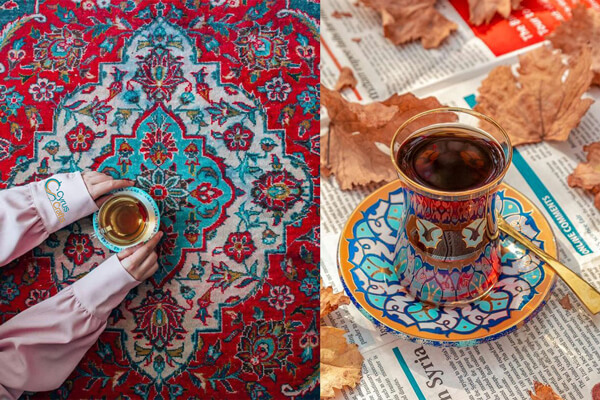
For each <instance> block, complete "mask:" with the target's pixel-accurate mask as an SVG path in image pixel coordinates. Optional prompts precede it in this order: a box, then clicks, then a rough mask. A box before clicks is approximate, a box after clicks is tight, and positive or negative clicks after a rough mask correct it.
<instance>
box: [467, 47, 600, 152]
mask: <svg viewBox="0 0 600 400" xmlns="http://www.w3.org/2000/svg"><path fill="white" fill-rule="evenodd" d="M519 63H520V66H519V68H518V70H517V71H518V73H519V76H518V77H516V76H514V75H513V73H512V71H511V68H510V67H509V66H507V65H503V66H500V67H497V68H494V69H493V70H492V71H491V72H490V74H489V75H488V77H487V78H486V79H485V80H484V81H483V82H482V83H481V87H480V88H479V96H478V97H477V105H476V106H475V110H477V111H479V112H481V113H483V114H487V115H489V116H490V117H492V118H494V119H495V120H496V121H498V123H499V124H500V125H501V126H502V127H503V128H504V129H505V130H506V132H507V133H508V135H509V136H510V139H511V142H512V144H513V146H518V145H521V144H526V143H538V142H541V141H542V140H557V141H565V140H567V138H568V137H569V133H570V132H571V130H572V129H574V128H576V127H577V125H579V121H580V120H581V118H582V117H583V115H584V114H585V113H586V112H587V110H588V108H590V106H591V105H592V103H593V102H594V100H592V99H582V98H581V96H582V95H583V94H584V93H585V91H586V90H587V89H588V88H589V87H590V84H591V81H592V72H591V71H590V65H591V58H590V52H589V50H587V49H584V51H583V52H582V53H581V55H580V56H579V57H577V58H573V59H571V60H570V63H569V65H568V66H567V65H565V64H563V62H562V57H561V55H560V53H558V52H556V53H555V52H552V50H551V49H549V48H548V47H546V46H542V47H539V48H537V49H535V50H532V51H530V52H527V53H525V54H523V55H521V56H519ZM567 70H568V71H569V73H568V76H567V78H566V79H565V80H564V82H563V80H562V79H563V76H564V74H565V72H566V71H567Z"/></svg>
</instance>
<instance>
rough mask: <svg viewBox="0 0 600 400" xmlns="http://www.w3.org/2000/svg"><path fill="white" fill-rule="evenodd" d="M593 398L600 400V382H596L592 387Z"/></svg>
mask: <svg viewBox="0 0 600 400" xmlns="http://www.w3.org/2000/svg"><path fill="white" fill-rule="evenodd" d="M592 400H600V383H596V384H595V385H594V387H593V388H592Z"/></svg>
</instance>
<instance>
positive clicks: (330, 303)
mask: <svg viewBox="0 0 600 400" xmlns="http://www.w3.org/2000/svg"><path fill="white" fill-rule="evenodd" d="M320 298H321V318H323V317H324V316H326V315H327V314H329V313H330V312H332V311H335V310H337V309H338V308H339V307H340V306H343V305H346V304H350V298H349V297H348V296H346V295H345V294H344V292H339V293H335V294H334V293H333V288H332V287H331V286H327V287H325V288H324V287H323V284H321V293H320Z"/></svg>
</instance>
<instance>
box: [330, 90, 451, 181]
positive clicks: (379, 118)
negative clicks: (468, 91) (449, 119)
mask: <svg viewBox="0 0 600 400" xmlns="http://www.w3.org/2000/svg"><path fill="white" fill-rule="evenodd" d="M321 104H322V105H323V106H324V107H325V108H327V113H328V114H329V119H330V124H329V133H328V134H327V135H325V136H324V137H322V138H321V174H323V175H325V176H329V175H331V174H334V175H335V177H336V178H337V181H338V183H339V185H340V188H341V189H343V190H348V189H352V188H353V187H356V186H365V185H368V184H370V183H383V182H390V181H392V180H394V179H396V178H397V174H396V172H395V170H394V166H393V165H392V162H391V161H390V156H389V155H388V154H387V153H384V152H383V151H381V150H380V149H379V147H378V146H377V145H376V143H380V146H383V147H384V148H386V149H387V148H389V145H390V142H391V141H392V137H393V136H394V132H396V130H397V129H398V128H399V127H400V125H402V123H403V122H404V121H406V120H407V119H408V118H410V117H412V116H414V115H416V114H418V113H420V112H423V111H426V110H431V109H433V108H438V107H441V106H442V105H441V104H440V103H439V101H438V100H437V99H436V98H435V97H427V98H425V99H418V98H417V97H415V96H414V95H413V94H412V93H406V94H403V95H397V94H394V95H393V96H392V97H390V98H389V99H387V100H384V101H383V102H373V103H370V104H366V105H362V104H358V103H350V102H348V101H346V100H345V99H344V98H343V97H342V96H341V95H340V94H339V93H338V92H334V91H331V90H329V89H327V88H325V87H322V88H321ZM436 122H443V121H442V120H438V121H436Z"/></svg>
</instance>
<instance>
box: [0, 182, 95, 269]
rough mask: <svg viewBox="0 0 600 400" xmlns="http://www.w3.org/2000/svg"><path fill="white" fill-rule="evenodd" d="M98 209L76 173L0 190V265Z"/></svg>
mask: <svg viewBox="0 0 600 400" xmlns="http://www.w3.org/2000/svg"><path fill="white" fill-rule="evenodd" d="M97 209H98V208H97V207H96V203H95V202H94V200H93V199H92V197H91V196H90V194H89V193H88V191H87V188H86V186H85V183H84V182H83V178H82V177H81V174H80V173H79V172H74V173H68V174H58V175H54V176H52V177H50V178H48V179H45V180H43V181H39V182H34V183H30V184H28V185H25V186H19V187H15V188H12V189H8V190H2V191H0V266H1V265H4V264H7V263H9V262H10V261H12V260H14V259H15V258H17V257H19V256H21V255H23V254H24V253H25V252H27V251H28V250H31V249H32V248H34V247H35V246H37V245H39V244H40V243H42V242H43V241H44V240H45V239H46V238H47V237H48V235H50V234H51V233H53V232H56V231H57V230H59V229H60V228H63V227H65V226H67V225H69V224H71V223H73V222H75V221H77V220H78V219H80V218H82V217H84V216H86V215H89V214H91V213H93V212H94V211H96V210H97Z"/></svg>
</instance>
